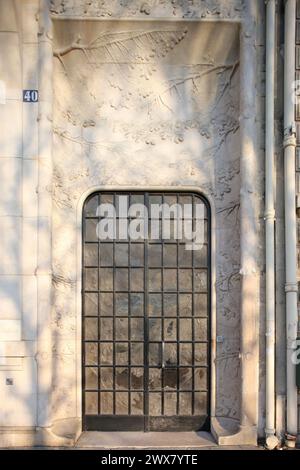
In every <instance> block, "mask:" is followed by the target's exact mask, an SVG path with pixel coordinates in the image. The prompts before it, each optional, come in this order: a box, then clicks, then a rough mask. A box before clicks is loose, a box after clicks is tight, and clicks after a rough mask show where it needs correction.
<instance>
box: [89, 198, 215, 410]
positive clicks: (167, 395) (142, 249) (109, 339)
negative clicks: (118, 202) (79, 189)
mask: <svg viewBox="0 0 300 470" xmlns="http://www.w3.org/2000/svg"><path fill="white" fill-rule="evenodd" d="M116 195H117V194H116V193H113V194H106V195H105V197H107V198H110V200H111V201H114V200H115V198H116ZM127 195H128V197H129V198H130V200H131V201H136V202H138V203H141V201H145V203H146V204H147V206H148V207H149V204H150V202H151V200H153V201H155V200H156V201H158V200H160V201H161V202H163V203H164V202H169V203H170V204H171V201H173V203H180V204H183V203H184V200H185V199H189V200H192V202H193V206H192V207H193V209H192V215H191V217H190V220H191V224H192V227H193V229H194V227H195V223H196V218H195V200H200V201H201V203H202V204H203V202H202V200H201V198H199V197H197V196H194V195H192V196H182V195H180V194H177V193H176V194H168V195H166V194H153V193H149V194H148V193H146V194H134V193H130V194H129V193H128V194H127ZM182 198H183V199H182ZM184 198H185V199H184ZM100 199H101V200H102V195H100V196H99V195H98V196H97V198H96V200H95V201H94V202H93V204H90V203H88V204H87V208H85V210H86V215H85V228H84V236H85V243H84V253H83V263H84V274H83V286H84V299H83V306H84V313H85V315H84V318H85V320H84V326H83V332H84V333H83V334H84V343H85V348H84V353H83V361H84V364H83V365H84V387H85V399H84V406H85V413H86V414H92V415H94V414H98V415H101V414H102V415H116V416H118V415H120V416H121V415H129V416H130V415H132V416H135V415H148V416H151V415H153V416H185V415H190V416H193V415H195V414H197V413H198V412H199V410H200V408H201V406H202V405H203V403H204V404H205V403H207V393H208V380H207V372H208V370H209V366H208V348H207V346H208V336H207V332H208V323H207V322H208V315H207V314H208V310H207V308H208V293H209V291H208V275H209V272H208V252H209V245H208V241H207V233H206V241H205V243H204V245H203V248H202V250H200V251H199V252H195V251H191V252H188V251H186V250H185V244H186V241H185V240H184V241H182V240H177V239H176V237H175V238H173V239H170V240H164V239H160V240H146V241H144V240H134V241H130V240H129V241H124V240H113V242H112V241H109V240H101V241H99V240H97V239H95V235H94V233H93V230H95V227H96V224H97V223H98V220H99V218H97V217H93V215H94V213H92V210H94V209H95V206H96V202H98V203H99V201H100ZM139 201H140V202H139ZM132 218H134V217H129V219H132ZM160 219H161V217H160ZM205 223H206V232H208V218H207V217H205ZM155 296H156V297H155ZM95 331H96V332H97V334H96V333H95ZM144 346H145V347H144ZM152 347H155V348H156V353H154V350H153V353H151V352H150V351H151V348H152ZM203 348H204V349H203ZM149 354H150V356H149ZM153 354H154V355H153ZM187 368H188V369H189V370H190V372H189V373H188V372H187ZM204 371H206V372H204ZM152 373H154V376H153V377H151V374H152ZM149 374H150V376H149ZM155 374H161V376H160V378H158V377H156V378H155ZM184 374H185V375H186V376H185V378H184V381H183V378H182V377H183V376H184ZM203 377H205V378H203ZM152 380H154V381H155V380H156V383H154V385H153V386H152V385H151V383H152V382H151V381H152ZM205 381H206V382H205ZM204 397H206V398H204ZM201 404H202V405H201Z"/></svg>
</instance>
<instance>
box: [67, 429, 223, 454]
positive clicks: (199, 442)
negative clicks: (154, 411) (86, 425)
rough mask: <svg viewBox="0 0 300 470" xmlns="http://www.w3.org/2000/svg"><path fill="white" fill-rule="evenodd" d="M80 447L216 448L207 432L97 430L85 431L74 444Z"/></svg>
mask: <svg viewBox="0 0 300 470" xmlns="http://www.w3.org/2000/svg"><path fill="white" fill-rule="evenodd" d="M75 447H76V448H80V449H89V448H90V449H91V448H97V449H99V450H105V449H179V450H180V449H201V448H203V447H209V448H218V445H217V444H216V443H215V441H214V439H213V437H212V436H211V434H209V433H207V432H148V433H143V432H99V431H85V432H83V433H82V434H81V436H80V437H79V439H78V441H77V442H76V445H75Z"/></svg>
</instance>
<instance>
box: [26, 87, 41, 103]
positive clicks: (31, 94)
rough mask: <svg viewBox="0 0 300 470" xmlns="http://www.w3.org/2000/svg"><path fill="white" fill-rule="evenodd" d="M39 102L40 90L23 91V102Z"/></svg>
mask: <svg viewBox="0 0 300 470" xmlns="http://www.w3.org/2000/svg"><path fill="white" fill-rule="evenodd" d="M38 100H39V92H38V90H23V101H24V102H25V103H37V102H38Z"/></svg>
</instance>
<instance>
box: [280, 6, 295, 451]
mask: <svg viewBox="0 0 300 470" xmlns="http://www.w3.org/2000/svg"><path fill="white" fill-rule="evenodd" d="M295 39H296V0H287V1H286V4H285V39H284V49H285V52H284V140H283V146H284V186H285V189H284V193H285V194H284V197H285V270H286V284H285V292H286V353H287V354H286V360H287V363H286V371H287V377H286V380H287V384H286V386H287V429H286V432H287V434H286V444H287V445H288V446H289V447H293V446H295V441H296V436H297V387H296V367H295V364H293V361H292V354H293V352H294V347H295V340H296V338H297V319H298V318H297V294H298V286H297V252H296V188H295V148H296V130H295V122H294V103H293V100H292V90H293V82H294V80H295V43H296V41H295Z"/></svg>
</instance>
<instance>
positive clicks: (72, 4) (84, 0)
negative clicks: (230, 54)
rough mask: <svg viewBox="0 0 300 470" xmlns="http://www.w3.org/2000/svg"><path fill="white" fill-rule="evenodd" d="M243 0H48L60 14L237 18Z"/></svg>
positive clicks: (52, 10)
mask: <svg viewBox="0 0 300 470" xmlns="http://www.w3.org/2000/svg"><path fill="white" fill-rule="evenodd" d="M243 9H244V2H243V0H226V1H225V0H147V1H144V0H93V1H91V0H51V12H52V14H53V15H61V16H68V15H70V16H95V17H103V18H105V17H106V18H109V17H119V16H125V17H147V16H156V17H159V16H166V17H168V16H169V17H181V18H193V17H200V18H205V17H206V16H213V17H216V18H219V17H225V18H229V17H238V16H241V14H242V11H243Z"/></svg>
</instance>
